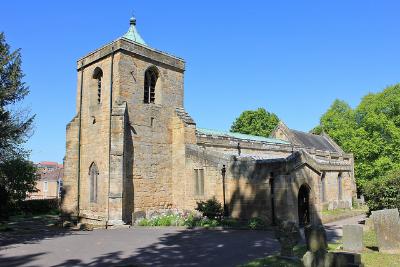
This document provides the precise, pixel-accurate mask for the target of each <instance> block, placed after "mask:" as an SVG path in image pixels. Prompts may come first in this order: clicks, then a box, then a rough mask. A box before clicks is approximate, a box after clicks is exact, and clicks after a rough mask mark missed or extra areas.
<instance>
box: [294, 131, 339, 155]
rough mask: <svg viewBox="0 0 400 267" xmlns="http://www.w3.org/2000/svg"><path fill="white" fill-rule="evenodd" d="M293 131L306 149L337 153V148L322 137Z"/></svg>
mask: <svg viewBox="0 0 400 267" xmlns="http://www.w3.org/2000/svg"><path fill="white" fill-rule="evenodd" d="M291 131H292V134H293V135H294V136H295V138H296V139H297V140H298V141H300V143H301V144H302V145H303V146H304V147H312V148H315V149H318V150H323V151H332V152H337V151H336V148H335V147H334V146H333V145H332V144H330V143H329V142H328V140H327V139H326V138H325V137H324V136H322V135H316V134H310V133H305V132H301V131H297V130H293V129H291Z"/></svg>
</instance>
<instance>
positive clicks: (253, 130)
mask: <svg viewBox="0 0 400 267" xmlns="http://www.w3.org/2000/svg"><path fill="white" fill-rule="evenodd" d="M278 123H279V118H278V116H276V115H275V114H274V113H270V112H268V111H266V110H265V109H264V108H258V109H257V110H246V111H243V112H242V114H240V116H239V117H238V118H236V120H235V121H234V122H233V124H232V126H231V132H234V133H242V134H252V135H258V136H265V137H268V136H269V135H270V134H271V132H272V131H273V130H274V129H275V127H276V126H277V125H278Z"/></svg>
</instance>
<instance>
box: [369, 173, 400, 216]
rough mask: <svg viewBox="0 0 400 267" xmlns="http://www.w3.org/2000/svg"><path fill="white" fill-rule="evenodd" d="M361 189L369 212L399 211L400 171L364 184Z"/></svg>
mask: <svg viewBox="0 0 400 267" xmlns="http://www.w3.org/2000/svg"><path fill="white" fill-rule="evenodd" d="M363 189H364V195H365V199H366V202H367V205H368V208H369V210H370V211H374V210H380V209H395V208H397V209H400V170H396V171H393V172H391V173H389V174H388V175H386V176H384V177H380V178H377V179H374V180H372V181H369V182H367V183H365V184H364V186H363Z"/></svg>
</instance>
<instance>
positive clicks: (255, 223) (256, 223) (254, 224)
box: [247, 217, 265, 230]
mask: <svg viewBox="0 0 400 267" xmlns="http://www.w3.org/2000/svg"><path fill="white" fill-rule="evenodd" d="M247 226H248V227H249V228H250V229H251V230H256V229H263V228H265V222H264V220H263V219H261V218H258V217H254V218H251V219H250V220H249V223H248V225H247Z"/></svg>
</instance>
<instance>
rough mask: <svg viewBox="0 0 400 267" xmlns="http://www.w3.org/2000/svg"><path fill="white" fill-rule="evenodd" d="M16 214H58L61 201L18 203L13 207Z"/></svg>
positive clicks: (40, 200) (41, 200)
mask: <svg viewBox="0 0 400 267" xmlns="http://www.w3.org/2000/svg"><path fill="white" fill-rule="evenodd" d="M13 210H14V214H16V213H23V214H43V213H52V214H58V212H59V200H58V199H56V198H54V199H30V200H24V201H21V202H19V203H16V204H15V205H14V207H13Z"/></svg>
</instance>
